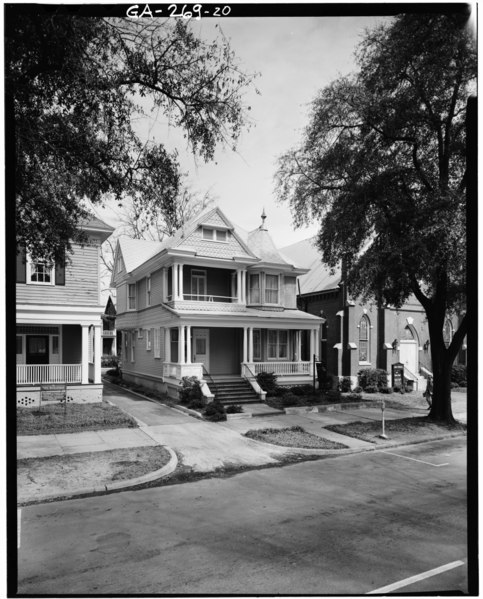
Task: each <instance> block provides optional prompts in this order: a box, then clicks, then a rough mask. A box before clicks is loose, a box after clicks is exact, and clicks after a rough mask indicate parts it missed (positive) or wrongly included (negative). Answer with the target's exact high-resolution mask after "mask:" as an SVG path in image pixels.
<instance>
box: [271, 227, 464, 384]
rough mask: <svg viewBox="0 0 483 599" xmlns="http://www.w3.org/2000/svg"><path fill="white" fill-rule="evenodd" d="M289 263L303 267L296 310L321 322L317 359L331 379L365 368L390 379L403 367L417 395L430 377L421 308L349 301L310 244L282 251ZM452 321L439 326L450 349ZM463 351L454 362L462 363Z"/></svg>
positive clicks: (411, 303) (338, 276)
mask: <svg viewBox="0 0 483 599" xmlns="http://www.w3.org/2000/svg"><path fill="white" fill-rule="evenodd" d="M282 252H283V253H284V255H285V256H287V257H288V258H289V259H291V260H294V261H296V262H297V263H298V264H300V265H302V266H305V267H306V268H307V272H306V273H305V274H304V275H302V276H301V277H300V279H299V296H298V304H299V308H301V309H302V310H304V311H307V312H309V313H311V314H316V315H317V316H320V317H321V318H322V319H323V324H322V327H321V336H320V347H319V348H318V349H317V353H318V354H319V355H320V358H321V361H322V362H323V363H324V364H325V366H326V367H327V370H328V372H329V373H330V374H332V375H336V376H338V377H339V378H342V377H351V379H352V381H353V384H354V385H355V384H357V373H358V372H359V371H360V370H362V369H364V368H381V369H383V370H386V371H387V372H388V374H389V375H390V374H391V369H392V365H393V364H395V363H402V364H404V372H405V378H406V380H407V381H410V382H411V381H412V385H413V387H414V388H416V389H419V390H421V389H425V388H426V381H425V378H426V377H427V375H428V374H429V373H430V372H431V368H432V367H431V352H430V344H429V331H428V323H427V319H426V315H425V312H424V309H423V307H422V306H421V304H420V303H419V302H418V301H417V299H416V298H415V297H413V296H411V297H410V298H408V300H407V301H406V303H405V304H404V305H403V306H402V307H401V308H400V309H396V308H393V307H391V306H386V307H381V308H379V307H377V306H376V305H375V304H368V303H363V302H361V301H359V300H357V299H354V298H352V297H351V296H350V295H349V294H348V291H347V287H346V285H345V284H344V281H343V277H342V272H341V270H340V269H335V270H334V271H331V270H330V269H329V268H327V267H326V266H325V265H324V264H323V263H322V260H321V255H320V252H319V251H318V250H317V248H316V247H315V244H314V239H313V238H311V239H306V240H303V241H300V242H298V243H295V244H292V245H290V246H287V247H285V248H283V249H282ZM457 325H458V322H457V319H456V317H453V318H447V319H446V322H445V325H444V331H443V335H444V339H445V343H446V344H447V345H449V343H450V342H451V339H452V337H453V331H454V330H455V328H456V327H457ZM465 352H466V345H465V346H463V350H462V352H461V355H460V356H459V362H460V363H465Z"/></svg>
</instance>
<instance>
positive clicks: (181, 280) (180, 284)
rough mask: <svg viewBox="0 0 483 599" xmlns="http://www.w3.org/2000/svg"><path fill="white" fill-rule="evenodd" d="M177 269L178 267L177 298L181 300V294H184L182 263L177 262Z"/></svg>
mask: <svg viewBox="0 0 483 599" xmlns="http://www.w3.org/2000/svg"><path fill="white" fill-rule="evenodd" d="M178 269H179V283H178V293H179V299H180V300H182V299H184V297H183V294H184V290H183V265H182V264H178Z"/></svg>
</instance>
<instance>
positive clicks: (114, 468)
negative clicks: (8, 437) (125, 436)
mask: <svg viewBox="0 0 483 599" xmlns="http://www.w3.org/2000/svg"><path fill="white" fill-rule="evenodd" d="M170 458H171V455H170V453H169V451H167V449H166V448H165V447H161V446H159V445H158V446H155V447H151V446H149V447H136V448H129V449H115V450H111V451H100V452H90V453H78V454H71V455H62V456H49V457H46V458H28V459H22V460H18V461H17V493H18V502H19V503H22V502H28V501H35V500H36V499H38V498H40V497H41V496H42V495H45V494H48V493H59V495H62V494H65V493H68V492H69V491H70V490H73V489H79V488H85V489H86V490H90V489H92V488H93V487H98V486H99V487H100V486H102V485H105V484H107V483H112V482H115V481H120V480H128V479H132V478H137V477H138V476H142V475H144V474H148V473H149V472H153V471H155V470H159V469H160V468H162V467H163V466H165V465H166V464H167V463H168V462H169V460H170Z"/></svg>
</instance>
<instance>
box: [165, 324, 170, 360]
mask: <svg viewBox="0 0 483 599" xmlns="http://www.w3.org/2000/svg"><path fill="white" fill-rule="evenodd" d="M164 361H165V362H171V329H169V327H164Z"/></svg>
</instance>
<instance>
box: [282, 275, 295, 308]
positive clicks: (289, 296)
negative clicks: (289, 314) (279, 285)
mask: <svg viewBox="0 0 483 599" xmlns="http://www.w3.org/2000/svg"><path fill="white" fill-rule="evenodd" d="M296 282H297V279H296V278H295V277H283V286H284V291H285V293H283V294H282V302H283V305H284V307H285V308H296V307H297V294H296V288H295V286H296Z"/></svg>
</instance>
